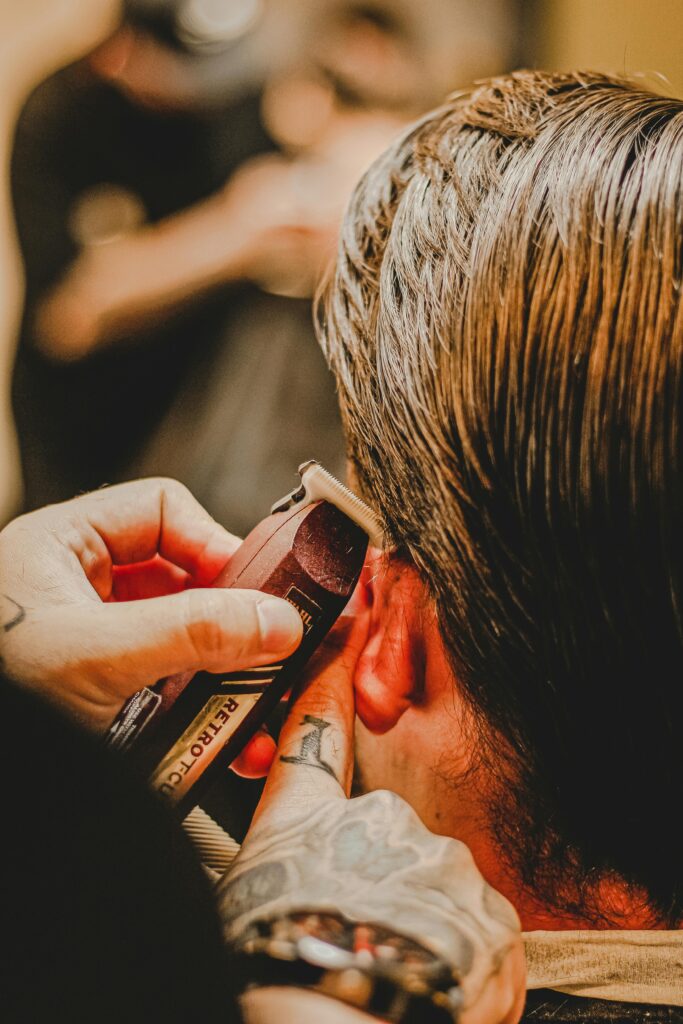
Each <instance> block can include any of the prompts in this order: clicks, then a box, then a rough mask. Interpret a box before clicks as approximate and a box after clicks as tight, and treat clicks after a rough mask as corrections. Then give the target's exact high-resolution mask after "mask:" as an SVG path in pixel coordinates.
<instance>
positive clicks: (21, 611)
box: [0, 594, 26, 633]
mask: <svg viewBox="0 0 683 1024" xmlns="http://www.w3.org/2000/svg"><path fill="white" fill-rule="evenodd" d="M0 596H2V597H3V598H4V599H5V601H9V603H10V605H11V606H12V608H11V611H10V615H9V618H5V616H4V614H3V616H2V619H1V620H0V628H1V629H2V631H3V633H9V632H10V630H12V629H14V628H15V627H16V626H20V625H21V623H22V622H23V621H24V619H25V618H26V609H25V608H24V606H23V605H21V604H19V602H18V601H15V600H14V598H13V597H10V596H9V594H2V595H0Z"/></svg>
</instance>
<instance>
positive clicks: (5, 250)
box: [0, 0, 120, 525]
mask: <svg viewBox="0 0 683 1024" xmlns="http://www.w3.org/2000/svg"><path fill="white" fill-rule="evenodd" d="M119 18H120V0H88V2H87V3H83V0H0V86H1V88H0V525H2V523H3V522H5V521H6V520H7V519H8V518H10V516H11V515H12V513H13V512H14V511H16V507H17V505H18V502H19V496H20V490H21V488H20V471H19V460H18V453H17V444H16V436H15V431H14V422H13V418H12V410H11V402H10V389H11V376H12V366H13V363H14V352H15V348H16V339H17V333H18V326H19V318H20V315H21V303H22V299H23V275H22V270H21V262H20V256H19V250H18V246H17V240H16V234H15V228H14V218H13V213H12V206H11V198H10V174H9V164H10V156H11V151H12V141H13V134H14V127H15V124H16V120H17V117H18V115H19V112H20V110H21V107H22V105H23V103H24V102H25V100H26V98H27V97H28V95H29V93H30V92H31V90H32V89H33V88H34V87H35V86H36V85H37V84H38V83H39V82H40V81H41V80H42V79H43V78H45V77H46V76H47V75H49V74H50V73H51V72H52V71H54V70H55V69H56V68H58V67H60V66H61V65H63V64H68V63H69V62H70V61H72V60H75V59H76V58H78V57H80V56H82V55H83V54H84V53H86V52H87V51H88V50H90V49H92V48H93V47H94V46H96V45H97V43H99V42H101V41H102V40H103V39H104V38H106V36H107V35H109V34H110V33H111V32H113V30H114V28H115V27H116V24H117V23H118V20H119Z"/></svg>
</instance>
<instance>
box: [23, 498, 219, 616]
mask: <svg viewBox="0 0 683 1024" xmlns="http://www.w3.org/2000/svg"><path fill="white" fill-rule="evenodd" d="M18 522H19V523H20V524H21V525H22V526H23V531H24V532H23V536H24V539H25V540H27V541H28V540H29V539H30V537H31V534H32V532H33V533H34V534H35V536H36V539H37V540H38V541H40V540H41V537H46V536H49V534H50V533H51V534H52V536H53V537H54V538H57V539H58V540H59V542H60V544H61V545H62V546H63V547H64V548H65V549H66V551H67V552H70V553H72V557H73V555H75V556H76V558H77V559H78V561H79V562H80V564H81V567H82V570H83V572H84V573H85V575H86V577H87V578H88V580H89V582H90V584H91V586H92V587H94V588H95V590H96V591H97V594H98V595H99V597H100V598H102V600H107V599H108V598H109V597H110V596H111V590H112V572H113V567H114V566H117V565H131V564H133V563H138V562H146V561H148V560H149V559H152V558H154V557H155V556H156V555H160V556H161V557H162V558H163V559H165V560H166V561H168V562H170V563H172V564H173V565H176V566H178V567H179V568H181V569H183V570H185V572H187V573H188V574H189V575H190V576H191V578H192V582H193V583H194V584H196V585H199V586H206V585H208V584H209V583H211V582H213V580H214V579H215V578H216V576H217V575H218V573H219V572H220V571H221V569H222V568H223V566H224V565H225V564H226V562H227V561H228V559H229V558H230V556H231V555H232V554H233V552H234V551H235V549H236V548H237V547H238V546H239V540H238V539H237V538H236V537H233V536H232V535H231V534H230V533H228V532H227V530H224V529H223V527H222V526H220V525H219V524H218V523H217V522H215V520H213V519H212V518H211V516H210V515H209V513H208V512H207V511H206V510H205V509H204V508H202V506H201V505H200V504H199V502H198V501H196V499H195V498H194V497H193V496H192V495H191V493H190V492H189V491H188V489H187V488H186V487H185V486H184V485H183V484H181V483H179V482H178V481H177V480H167V479H163V478H158V479H157V478H155V479H149V480H135V481H132V482H131V483H125V484H117V485H116V486H115V487H106V488H103V489H102V490H99V491H94V492H93V493H92V494H86V495H82V496H80V497H78V498H75V499H73V500H72V501H70V502H64V503H63V504H60V505H52V506H50V507H48V508H45V509H41V510H40V511H38V512H35V513H31V514H30V515H28V516H24V517H22V519H21V520H20V521H18ZM46 554H47V555H48V556H49V557H55V555H54V554H53V553H52V552H50V551H48V552H46Z"/></svg>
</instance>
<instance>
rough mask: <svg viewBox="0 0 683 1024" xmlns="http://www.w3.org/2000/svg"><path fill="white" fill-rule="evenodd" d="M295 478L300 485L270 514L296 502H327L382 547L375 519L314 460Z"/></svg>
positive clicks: (376, 546)
mask: <svg viewBox="0 0 683 1024" xmlns="http://www.w3.org/2000/svg"><path fill="white" fill-rule="evenodd" d="M299 475H300V476H301V486H300V487H297V489H296V490H295V491H292V493H291V494H288V495H287V497H286V498H282V499H281V501H277V502H275V504H274V505H273V507H272V509H271V512H284V511H285V510H286V509H288V508H291V507H292V505H294V504H298V503H299V502H303V503H304V504H307V505H308V504H312V503H313V502H314V501H329V502H330V504H332V505H335V506H336V507H337V508H338V509H339V511H340V512H343V513H344V514H345V515H347V516H348V517H349V519H352V520H353V522H354V523H356V525H357V526H360V528H361V530H365V532H366V533H367V535H368V537H369V538H370V543H371V544H372V546H373V547H375V548H380V549H381V548H383V547H384V529H383V527H382V523H381V520H380V518H379V516H378V515H377V514H376V513H375V512H373V510H372V509H371V508H370V507H369V506H368V505H366V504H365V502H364V501H362V500H361V499H360V498H359V497H358V495H357V494H354V493H353V491H352V490H350V488H348V487H347V486H346V485H345V484H343V483H342V482H341V481H340V480H337V478H336V477H335V476H332V474H331V473H328V471H327V470H326V469H323V467H322V466H321V465H320V463H319V462H316V461H315V460H314V459H311V460H310V461H309V462H303V463H302V464H301V465H300V466H299Z"/></svg>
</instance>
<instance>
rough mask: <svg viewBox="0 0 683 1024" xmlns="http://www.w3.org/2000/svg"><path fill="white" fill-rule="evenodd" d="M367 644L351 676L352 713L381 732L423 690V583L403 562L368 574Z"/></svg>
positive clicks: (390, 726) (424, 597) (371, 728)
mask: <svg viewBox="0 0 683 1024" xmlns="http://www.w3.org/2000/svg"><path fill="white" fill-rule="evenodd" d="M368 590H369V592H370V597H371V599H372V607H371V609H370V629H369V633H368V641H367V644H366V646H365V649H364V651H363V653H362V654H361V656H360V658H359V660H358V664H357V665H356V672H355V676H354V687H355V691H356V712H357V714H358V716H359V718H360V719H361V721H362V722H363V725H365V726H366V728H367V729H369V730H370V731H371V732H374V733H383V732H387V731H388V730H389V729H391V728H392V727H393V726H394V725H396V723H397V722H398V720H399V718H400V717H401V715H402V714H403V713H404V711H407V710H408V708H409V707H410V706H411V704H413V703H414V702H416V701H418V700H419V699H420V696H421V694H422V693H423V691H424V671H425V651H424V638H423V628H424V615H425V611H426V605H427V600H426V595H425V590H424V584H423V583H422V581H421V580H420V578H419V577H418V575H417V573H416V572H415V570H414V569H413V568H412V567H411V566H409V565H407V564H406V563H404V562H401V561H399V560H397V559H396V560H391V561H389V562H385V563H383V564H381V565H379V567H378V568H377V569H376V570H375V571H374V573H373V579H372V582H371V583H369V584H368Z"/></svg>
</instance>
